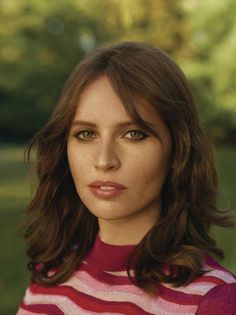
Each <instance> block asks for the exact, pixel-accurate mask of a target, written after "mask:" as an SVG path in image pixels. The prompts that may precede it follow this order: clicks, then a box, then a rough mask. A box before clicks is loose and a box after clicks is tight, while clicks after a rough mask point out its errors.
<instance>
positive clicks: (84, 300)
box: [30, 284, 151, 315]
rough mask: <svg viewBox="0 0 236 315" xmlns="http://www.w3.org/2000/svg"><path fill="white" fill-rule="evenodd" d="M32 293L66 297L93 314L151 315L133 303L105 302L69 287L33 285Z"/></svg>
mask: <svg viewBox="0 0 236 315" xmlns="http://www.w3.org/2000/svg"><path fill="white" fill-rule="evenodd" d="M30 288H31V291H32V293H34V294H37V293H38V294H48V295H60V296H66V297H68V298H69V299H70V300H71V301H73V302H74V303H75V304H76V305H78V306H79V307H81V308H83V309H85V310H88V311H92V312H100V313H103V312H115V313H124V314H126V315H137V314H140V315H150V314H151V313H148V312H145V311H144V310H143V309H142V308H141V307H139V306H138V305H135V304H134V303H131V302H117V301H104V300H101V299H98V298H96V297H93V296H90V295H87V294H85V293H83V292H79V291H77V290H75V289H74V288H71V287H69V286H64V285H63V286H62V285H61V286H59V287H47V288H46V287H42V286H39V285H37V284H32V285H31V287H30Z"/></svg>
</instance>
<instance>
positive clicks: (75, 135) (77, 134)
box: [74, 129, 149, 141]
mask: <svg viewBox="0 0 236 315" xmlns="http://www.w3.org/2000/svg"><path fill="white" fill-rule="evenodd" d="M84 132H93V131H90V130H80V131H78V132H76V133H75V134H74V137H75V138H76V139H77V140H79V141H88V140H85V139H88V138H85V139H83V138H79V135H80V134H83V133H84ZM130 132H139V133H140V134H142V135H143V137H142V138H141V139H135V138H129V140H131V141H141V140H144V139H145V138H147V137H149V136H148V135H147V134H145V133H144V132H142V131H140V130H136V129H134V130H130V131H128V132H127V133H130Z"/></svg>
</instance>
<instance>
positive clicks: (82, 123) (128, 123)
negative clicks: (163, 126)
mask: <svg viewBox="0 0 236 315" xmlns="http://www.w3.org/2000/svg"><path fill="white" fill-rule="evenodd" d="M145 123H146V124H147V125H149V126H150V127H151V128H155V126H154V125H153V124H152V123H151V122H149V121H145ZM78 125H80V126H90V127H97V125H96V124H95V123H92V122H90V121H85V120H74V121H73V122H72V126H78ZM135 125H137V124H136V123H135V122H132V121H124V122H120V123H118V124H116V126H117V127H129V126H135Z"/></svg>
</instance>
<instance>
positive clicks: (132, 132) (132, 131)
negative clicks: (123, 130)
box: [127, 130, 148, 140]
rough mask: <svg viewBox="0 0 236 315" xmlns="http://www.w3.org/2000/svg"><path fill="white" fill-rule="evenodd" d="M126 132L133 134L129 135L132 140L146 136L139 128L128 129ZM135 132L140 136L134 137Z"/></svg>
mask: <svg viewBox="0 0 236 315" xmlns="http://www.w3.org/2000/svg"><path fill="white" fill-rule="evenodd" d="M127 133H130V134H131V135H132V134H133V135H134V136H131V138H130V139H134V140H143V139H145V138H147V137H148V135H146V134H145V133H144V132H142V131H140V130H130V131H128V132H127ZM135 134H139V135H141V138H140V136H139V137H136V136H135Z"/></svg>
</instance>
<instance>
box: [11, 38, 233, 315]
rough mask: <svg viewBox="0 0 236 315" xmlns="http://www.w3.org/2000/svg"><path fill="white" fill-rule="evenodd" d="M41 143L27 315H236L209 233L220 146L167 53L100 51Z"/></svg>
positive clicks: (31, 215) (80, 70)
mask: <svg viewBox="0 0 236 315" xmlns="http://www.w3.org/2000/svg"><path fill="white" fill-rule="evenodd" d="M32 146H36V147H37V171H38V178H39V182H38V188H37V191H36V194H35V197H34V198H33V200H32V202H31V203H30V205H29V206H28V211H27V212H28V219H27V222H26V233H25V237H26V240H27V242H28V251H27V254H28V256H29V258H30V262H29V264H28V267H29V268H30V270H31V272H32V281H31V284H30V286H29V288H28V289H27V290H26V293H25V296H24V299H23V301H22V303H21V306H20V308H19V310H18V312H17V314H18V315H22V314H27V315H29V314H41V313H43V314H99V313H107V314H182V315H183V314H208V315H209V314H214V315H215V314H236V302H235V296H236V278H235V277H234V276H233V275H232V274H231V273H230V272H229V271H227V270H225V269H224V268H223V267H222V266H221V265H220V264H219V263H218V262H216V260H215V259H214V258H213V256H216V257H218V258H223V257H224V255H223V251H222V250H221V249H219V248H218V247H217V246H216V244H215V241H214V240H213V239H212V238H211V237H210V236H209V228H210V226H211V225H212V224H215V225H220V226H229V225H230V224H231V222H230V219H229V218H228V216H227V214H226V213H222V212H220V211H219V210H218V208H217V194H218V177H217V171H216V166H215V162H214V154H213V150H212V147H211V144H210V141H209V139H208V137H207V135H206V133H205V131H204V128H203V126H202V125H201V122H200V121H199V117H198V113H197V111H196V107H195V104H194V100H193V97H192V94H191V91H190V89H189V86H188V83H187V80H186V78H185V76H184V74H183V73H182V71H181V70H180V69H179V67H178V66H177V65H176V64H175V62H174V61H173V60H171V59H170V57H169V56H168V55H167V54H166V53H165V52H163V51H162V50H161V49H158V48H154V47H152V46H150V45H147V44H144V43H139V42H122V43H119V44H117V45H114V46H111V47H109V48H98V49H95V50H94V51H92V52H91V53H90V54H89V55H87V56H86V57H85V58H84V60H83V61H82V62H81V63H80V64H79V65H78V66H77V67H76V69H75V70H74V71H73V73H72V75H71V77H70V78H69V79H68V81H67V83H66V85H65V87H64V90H63V92H62V95H61V98H60V100H59V102H58V104H57V106H56V108H55V110H54V112H53V114H52V117H51V119H50V120H49V122H48V123H47V125H46V126H45V127H44V128H43V129H42V130H41V131H39V133H38V134H37V135H36V136H35V137H34V139H33V140H32V141H31V143H30V145H29V148H28V157H29V154H30V150H31V148H32Z"/></svg>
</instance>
